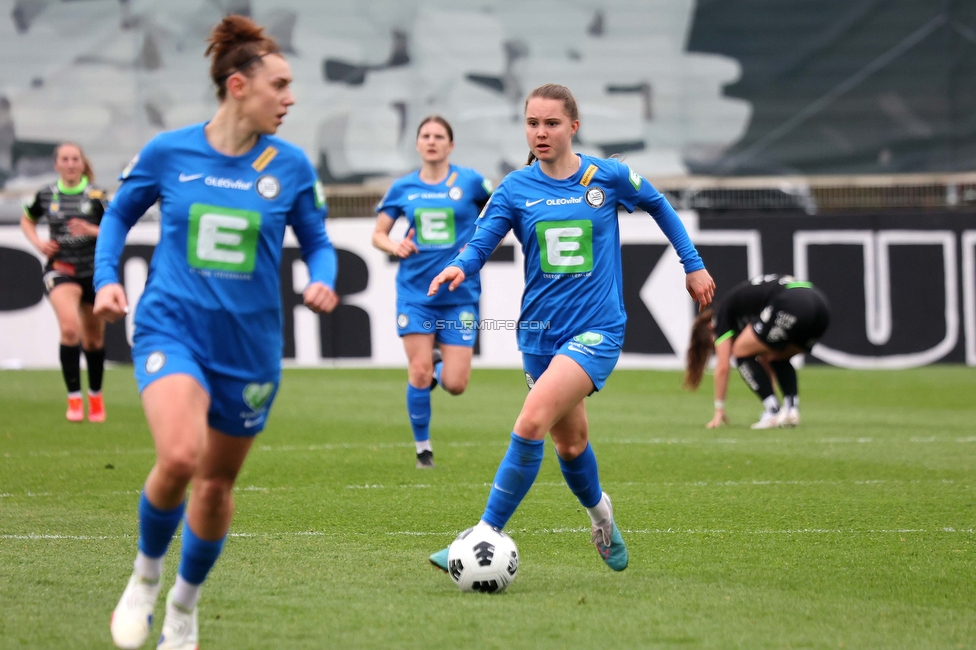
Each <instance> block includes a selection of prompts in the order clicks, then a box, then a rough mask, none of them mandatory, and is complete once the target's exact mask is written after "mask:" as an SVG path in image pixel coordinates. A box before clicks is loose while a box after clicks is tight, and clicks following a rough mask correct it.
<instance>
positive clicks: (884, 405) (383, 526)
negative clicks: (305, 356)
mask: <svg viewBox="0 0 976 650" xmlns="http://www.w3.org/2000/svg"><path fill="white" fill-rule="evenodd" d="M405 374H406V373H405V371H392V370H390V371H385V370H362V371H357V370H321V371H310V370H292V371H286V372H285V376H284V381H283V386H282V390H281V392H280V396H279V399H278V401H277V403H276V405H275V407H274V410H273V412H272V417H271V419H270V424H269V426H268V428H267V430H265V432H264V433H262V434H261V435H260V437H259V438H258V441H257V443H256V446H255V448H254V451H253V452H252V453H251V455H250V457H249V458H248V461H247V463H246V464H245V466H244V470H243V472H242V474H241V477H240V479H239V482H238V491H237V493H236V499H237V515H236V518H235V520H234V523H233V525H232V528H231V533H232V535H233V537H232V538H231V539H230V540H229V541H228V543H227V546H226V549H225V552H224V555H223V556H222V558H221V559H220V561H219V562H218V564H217V566H216V568H215V569H214V571H213V573H212V574H211V577H210V579H209V580H208V582H207V584H206V586H205V588H204V592H203V597H202V599H201V603H200V634H201V641H202V643H201V646H202V647H203V648H269V647H274V648H461V647H468V648H568V647H573V648H577V647H578V648H671V647H675V648H750V649H751V648H913V649H914V648H972V647H976V558H974V554H976V544H974V541H976V533H974V527H976V489H974V488H976V476H974V470H976V462H974V458H976V370H973V369H967V368H960V367H938V368H935V367H933V368H924V369H919V370H912V371H905V372H875V373H871V372H855V371H844V370H837V369H831V368H823V367H817V368H807V369H805V370H803V371H801V373H800V382H801V393H802V404H801V406H802V415H803V423H802V426H801V427H800V428H798V429H795V430H774V431H765V432H761V431H751V430H750V429H749V427H748V425H749V423H751V422H753V421H755V419H756V418H757V416H758V414H759V410H760V407H759V405H758V402H757V401H756V400H755V399H754V398H753V397H752V396H751V395H749V394H748V393H747V391H746V389H745V387H744V386H743V385H742V382H741V381H738V380H737V379H736V378H733V382H732V384H733V385H732V387H731V393H730V397H729V405H730V408H729V414H730V417H731V418H732V421H733V426H731V427H728V428H725V429H722V430H718V431H709V430H706V429H705V428H704V424H705V422H707V421H708V419H709V417H710V416H711V401H712V400H711V390H710V386H711V382H710V381H709V380H707V379H706V382H705V384H704V386H703V390H702V391H700V392H698V393H694V394H689V393H685V392H682V391H681V390H680V389H679V388H678V386H679V384H680V376H679V375H678V374H677V373H665V372H637V371H618V372H616V373H614V375H613V377H611V379H610V382H609V384H608V385H607V387H606V389H605V390H604V391H603V392H602V393H601V394H599V395H597V396H594V397H592V398H590V399H589V400H588V410H589V418H590V427H591V439H592V441H593V447H594V449H595V451H596V453H597V457H598V459H599V461H600V468H601V478H602V481H603V486H604V489H605V490H606V491H607V492H608V493H609V494H610V495H611V496H612V497H613V499H614V505H615V508H616V514H617V522H618V524H619V525H620V527H621V529H622V530H623V531H624V535H625V538H626V540H627V543H628V547H629V549H630V557H631V563H630V567H629V568H628V569H627V570H626V571H625V572H623V573H621V574H615V573H613V572H612V571H610V570H609V569H607V568H606V567H605V566H604V565H603V563H602V562H601V561H600V559H599V557H598V556H597V554H596V552H595V551H594V550H593V548H592V547H591V546H590V545H589V537H590V536H589V521H588V519H587V517H586V514H585V512H583V511H582V509H581V507H580V506H579V504H578V502H577V501H576V500H575V498H574V497H573V495H572V494H571V493H570V492H569V490H568V489H567V488H566V487H565V485H564V483H563V482H562V477H561V475H560V473H559V468H558V465H557V463H556V458H555V453H554V451H553V449H552V446H551V444H549V445H547V449H546V459H545V461H544V462H543V467H542V471H541V473H540V475H539V479H538V481H537V482H536V484H535V486H534V487H533V489H532V490H531V492H530V493H529V495H528V497H527V498H526V500H525V502H524V503H523V504H522V506H521V507H520V509H519V510H518V511H517V512H516V513H515V516H514V517H513V518H512V520H511V522H510V523H509V532H510V533H511V535H512V537H513V538H514V539H515V541H516V543H517V544H518V546H519V552H520V555H521V566H520V570H519V575H518V578H517V579H516V581H515V582H514V583H513V585H512V586H511V587H509V589H508V590H507V591H506V592H504V593H502V594H499V595H494V596H486V595H482V594H463V593H461V592H459V591H458V590H457V588H456V587H455V586H454V584H453V583H452V582H451V580H450V579H449V578H448V577H447V576H445V575H444V574H442V573H440V572H438V571H435V570H434V569H433V568H432V567H430V565H429V564H428V563H427V559H426V558H427V555H428V554H429V553H431V552H432V551H435V550H437V549H439V548H442V547H444V546H446V545H447V544H448V543H450V541H451V540H452V539H453V538H454V536H455V535H456V534H457V533H458V532H459V531H460V530H463V529H464V528H467V527H468V526H471V525H473V524H474V523H475V522H476V521H477V520H478V517H479V516H480V514H481V511H482V508H483V506H484V501H485V497H486V496H487V493H488V482H489V481H490V480H491V478H492V476H493V475H494V471H495V468H496V466H497V464H498V461H499V460H500V459H501V457H502V455H503V454H504V450H505V446H506V445H507V440H508V434H509V431H510V430H511V426H512V423H513V422H514V420H515V416H516V415H517V413H518V410H519V407H520V405H521V402H522V400H523V399H524V396H525V385H524V382H523V380H522V373H521V372H519V371H475V372H474V374H473V377H472V380H471V384H470V387H469V390H468V393H466V394H465V395H463V396H460V397H456V398H452V397H450V396H449V395H447V394H446V393H443V392H441V391H438V392H436V393H435V395H434V398H433V399H434V419H433V434H432V435H433V441H434V448H435V453H436V461H437V463H438V465H439V467H438V468H437V469H436V470H433V471H419V470H416V469H414V453H413V443H412V438H411V436H410V433H409V428H408V427H407V425H406V422H405V419H406V418H405V413H404V407H403V402H404V396H403V393H404V387H405ZM106 384H107V385H106V391H105V394H106V404H107V407H108V409H109V411H108V413H109V421H108V422H107V423H105V424H103V425H92V424H89V423H85V424H81V425H77V424H75V425H72V424H69V423H67V422H66V421H65V420H64V418H63V412H64V402H63V386H62V384H61V378H60V374H59V373H56V372H2V373H0V413H2V414H3V417H2V419H0V647H2V648H5V649H6V648H108V647H110V646H111V640H110V636H109V632H108V620H109V614H110V613H111V611H112V609H113V607H114V606H115V602H116V600H117V599H118V596H119V595H120V593H121V590H122V588H123V587H124V585H125V581H126V579H127V577H128V575H129V573H130V571H131V568H132V559H133V557H134V554H135V548H136V537H135V535H136V504H137V501H138V494H139V489H140V487H141V485H142V481H143V480H144V478H145V476H146V474H147V472H148V470H149V468H150V466H151V464H152V462H153V452H152V445H151V440H150V437H149V434H148V430H147V428H146V425H145V420H144V419H143V416H142V411H141V409H140V406H139V401H138V397H137V395H136V389H135V384H134V381H133V380H132V378H131V372H130V370H129V369H126V368H120V369H115V370H112V371H110V372H109V374H108V377H107V381H106ZM178 547H179V542H178V540H177V541H176V542H175V543H174V545H173V548H171V549H170V555H169V557H168V559H167V563H166V570H165V573H166V577H165V578H164V580H165V582H166V588H168V585H169V584H171V583H172V580H173V574H174V573H175V570H176V566H177V564H178V551H179V548H178ZM161 615H162V602H160V606H159V607H158V608H157V619H156V624H155V626H154V632H155V633H157V634H158V630H159V627H160V620H161ZM151 640H152V641H155V636H151Z"/></svg>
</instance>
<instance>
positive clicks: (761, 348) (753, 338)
mask: <svg viewBox="0 0 976 650" xmlns="http://www.w3.org/2000/svg"><path fill="white" fill-rule="evenodd" d="M829 323H830V307H829V306H828V304H827V299H826V298H825V297H824V295H823V294H822V293H821V292H820V291H819V290H818V289H816V288H815V287H814V286H813V285H812V284H810V283H809V282H801V281H797V280H795V279H794V278H793V277H791V276H789V275H783V276H780V275H775V274H770V275H762V276H759V277H757V278H754V279H753V280H747V281H746V282H742V283H741V284H738V285H736V286H735V287H734V288H733V289H732V290H731V291H729V293H728V294H726V295H725V296H722V299H721V300H719V301H718V303H717V304H716V305H715V307H714V310H712V309H706V310H705V311H703V312H702V313H701V314H699V315H698V317H697V318H696V319H695V322H694V324H693V325H692V330H691V342H690V344H689V346H688V354H687V371H686V374H685V387H686V388H690V389H692V390H694V389H696V388H698V384H700V383H701V378H702V374H703V373H704V371H705V365H706V364H707V363H708V359H709V357H711V355H712V352H713V351H714V352H715V414H714V415H713V416H712V419H711V421H710V422H709V423H708V428H710V429H712V428H715V427H719V426H722V425H723V424H728V421H729V420H728V417H727V416H726V415H725V395H726V392H727V390H728V384H729V367H730V365H731V363H730V360H731V358H732V357H735V359H736V363H737V365H738V368H739V374H740V375H742V378H743V379H744V380H745V382H746V384H747V385H748V386H749V388H751V389H752V391H753V392H754V393H755V394H756V396H757V397H758V398H759V400H760V401H761V402H762V403H763V406H764V407H765V410H764V411H763V413H762V416H760V418H759V421H758V422H756V423H755V424H753V425H752V428H753V429H772V428H775V427H795V426H796V425H798V424H799V423H800V398H799V395H798V391H799V386H798V383H797V378H796V369H795V368H794V367H793V364H792V363H790V358H791V357H793V356H795V355H797V354H802V353H806V352H810V350H811V349H812V348H813V346H814V344H815V343H816V342H817V339H819V338H820V337H821V336H823V334H824V332H826V331H827V325H828V324H829ZM766 365H768V366H769V368H770V370H772V372H773V374H774V375H775V376H776V381H777V382H778V383H779V386H780V389H781V390H782V391H783V403H782V404H780V402H779V400H778V399H777V398H776V394H775V393H774V392H773V384H772V381H771V380H770V377H769V374H768V373H767V372H766V367H765V366H766Z"/></svg>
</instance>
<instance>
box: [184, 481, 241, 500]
mask: <svg viewBox="0 0 976 650" xmlns="http://www.w3.org/2000/svg"><path fill="white" fill-rule="evenodd" d="M193 491H194V492H195V493H196V494H197V495H198V498H199V499H200V500H201V502H202V503H206V504H210V505H214V506H220V505H223V504H224V503H226V502H227V501H228V499H230V498H231V497H232V496H233V494H234V478H229V477H223V476H219V477H206V478H196V479H194V481H193Z"/></svg>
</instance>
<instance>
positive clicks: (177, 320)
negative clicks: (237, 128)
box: [95, 124, 335, 375]
mask: <svg viewBox="0 0 976 650" xmlns="http://www.w3.org/2000/svg"><path fill="white" fill-rule="evenodd" d="M204 126H205V125H204V124H197V125H194V126H189V127H186V128H183V129H179V130H176V131H170V132H167V133H161V134H159V135H158V136H156V137H155V138H153V139H152V140H151V141H150V142H149V143H148V144H147V145H146V146H145V147H144V148H143V150H142V151H141V152H140V153H139V155H138V156H137V157H136V158H135V159H133V161H132V163H130V165H129V167H127V168H126V170H125V171H124V172H123V174H122V180H123V183H122V186H121V187H120V188H119V191H118V193H117V194H116V195H115V199H114V200H113V201H112V203H111V204H110V205H109V209H108V211H107V212H106V214H105V217H104V218H103V220H102V231H101V232H100V236H99V238H98V244H97V248H96V259H95V286H96V288H101V287H102V286H104V285H106V284H109V283H112V282H118V259H119V255H120V253H121V251H122V247H123V245H124V241H125V234H126V233H127V232H128V230H129V228H131V227H132V226H133V225H134V224H135V222H136V221H137V220H138V219H139V218H140V217H141V216H142V215H143V213H144V212H145V211H146V210H147V209H148V208H149V207H150V206H152V205H153V204H154V203H155V202H156V201H157V200H158V201H160V215H161V232H160V239H159V244H158V245H157V246H156V250H155V252H154V253H153V258H152V262H151V264H150V268H149V277H148V279H147V281H146V288H145V291H144V293H143V295H142V299H141V300H140V301H139V305H138V307H137V309H136V315H135V326H136V337H137V339H138V336H139V333H140V331H154V332H159V333H163V334H169V335H174V336H177V337H179V338H180V339H182V340H184V341H185V342H186V343H187V344H188V345H190V347H191V348H192V349H193V350H194V352H195V353H196V354H197V355H198V356H199V358H200V360H201V362H203V363H205V364H206V365H207V366H208V367H210V368H211V369H212V370H214V371H217V372H224V373H227V374H231V375H233V374H235V371H237V370H241V369H243V370H260V371H263V370H266V369H268V368H276V367H279V366H280V363H281V348H282V340H281V327H282V322H281V321H282V317H281V294H280V289H279V267H280V264H281V250H282V241H283V238H284V235H285V226H286V225H291V227H292V229H293V230H294V232H295V235H296V237H297V238H298V240H299V243H300V244H301V247H302V255H303V258H304V259H305V261H306V263H307V264H308V266H309V272H310V276H311V278H312V280H313V281H320V282H324V283H325V284H327V285H328V286H330V287H331V286H334V284H335V251H334V250H333V249H332V246H331V244H330V243H329V240H328V237H327V235H326V232H325V217H326V207H325V196H324V193H323V191H322V187H321V185H320V184H319V182H318V179H317V176H316V174H315V170H314V169H313V168H312V166H311V163H309V161H308V158H307V157H306V156H305V153H304V152H303V151H302V150H301V149H299V148H298V147H296V146H294V145H292V144H290V143H288V142H285V141H284V140H281V139H279V138H275V137H271V136H261V137H260V138H259V139H258V141H257V144H256V145H255V146H254V147H253V148H252V149H251V151H249V152H248V153H246V154H244V155H241V156H227V155H224V154H222V153H220V152H218V151H216V150H215V149H214V148H213V147H211V146H210V143H209V142H208V141H207V138H206V135H205V133H204Z"/></svg>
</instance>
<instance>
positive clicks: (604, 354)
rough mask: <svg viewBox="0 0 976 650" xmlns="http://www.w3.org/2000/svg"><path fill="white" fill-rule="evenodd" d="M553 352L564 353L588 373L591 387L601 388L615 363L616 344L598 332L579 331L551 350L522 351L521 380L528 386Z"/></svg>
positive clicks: (546, 364) (539, 373) (535, 378)
mask: <svg viewBox="0 0 976 650" xmlns="http://www.w3.org/2000/svg"><path fill="white" fill-rule="evenodd" d="M557 354H564V355H566V356H567V357H569V358H570V359H572V360H573V361H575V362H576V363H578V364H579V365H580V366H581V367H582V368H583V370H584V371H585V372H586V374H587V375H589V377H590V380H591V381H592V382H593V387H594V391H597V390H600V389H601V388H603V386H604V384H606V383H607V378H608V377H609V376H610V373H611V372H613V368H614V366H616V365H617V359H619V358H620V347H618V346H617V344H616V343H614V342H613V341H611V340H610V339H609V338H608V337H607V336H606V335H605V334H601V333H600V332H583V333H582V334H577V335H576V336H574V337H573V338H571V339H569V340H568V341H566V342H565V343H563V344H562V345H560V346H559V348H558V349H557V350H556V352H555V354H552V355H545V354H528V353H526V352H523V353H522V367H523V369H524V370H525V383H526V384H527V385H528V386H529V388H532V386H534V385H535V382H536V380H537V379H538V378H539V377H541V376H542V373H544V372H545V371H546V368H548V367H549V363H550V362H551V361H552V358H553V357H554V356H556V355H557Z"/></svg>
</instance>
